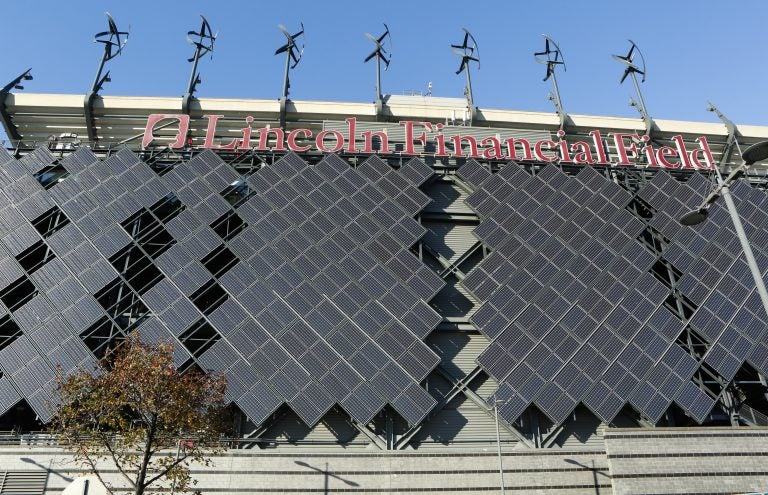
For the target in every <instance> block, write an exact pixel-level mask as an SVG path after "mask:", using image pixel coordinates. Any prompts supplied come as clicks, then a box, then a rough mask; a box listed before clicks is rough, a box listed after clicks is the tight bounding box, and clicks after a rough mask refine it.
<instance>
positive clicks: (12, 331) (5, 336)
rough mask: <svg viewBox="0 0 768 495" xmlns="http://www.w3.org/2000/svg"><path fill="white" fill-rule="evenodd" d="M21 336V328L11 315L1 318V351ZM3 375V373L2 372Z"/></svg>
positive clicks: (0, 374)
mask: <svg viewBox="0 0 768 495" xmlns="http://www.w3.org/2000/svg"><path fill="white" fill-rule="evenodd" d="M19 337H21V328H19V326H18V325H17V324H16V322H15V321H13V320H12V319H11V317H10V316H9V315H5V316H3V317H2V318H0V351H2V350H3V349H5V348H6V347H8V346H9V345H10V344H11V342H13V341H14V340H16V339H18V338H19ZM0 376H2V373H0Z"/></svg>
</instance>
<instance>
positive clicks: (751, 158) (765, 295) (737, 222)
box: [680, 141, 768, 316]
mask: <svg viewBox="0 0 768 495" xmlns="http://www.w3.org/2000/svg"><path fill="white" fill-rule="evenodd" d="M741 157H742V159H743V160H744V162H743V163H742V164H741V165H739V166H738V167H736V168H735V169H734V170H733V171H732V172H731V173H730V174H728V177H726V178H725V179H723V178H722V177H721V176H720V171H719V170H718V169H717V165H715V171H716V172H717V178H718V180H719V182H720V185H719V186H718V187H717V188H716V189H715V190H714V191H712V192H711V193H710V194H709V195H708V196H707V197H706V198H704V201H703V202H702V203H701V206H699V207H698V208H697V209H696V210H693V211H691V212H689V213H686V214H685V215H683V216H682V217H681V218H680V223H681V224H683V225H689V226H692V225H697V224H700V223H701V222H703V221H704V220H706V219H707V218H708V217H709V208H710V207H711V206H712V205H713V204H714V202H715V201H717V198H719V197H720V196H722V197H723V200H725V205H726V208H727V209H728V213H729V214H730V216H731V221H732V222H733V227H734V229H735V230H736V236H737V237H738V238H739V242H741V249H742V250H743V251H744V257H745V258H746V260H747V265H749V270H750V272H752V278H753V279H754V281H755V286H756V288H757V292H758V293H759V294H760V299H761V301H762V303H763V309H765V313H766V315H767V316H768V291H766V288H765V283H764V282H763V276H762V273H761V272H760V268H759V267H758V266H757V261H755V255H754V254H753V253H752V246H750V244H749V239H748V238H747V234H746V232H745V231H744V225H743V224H742V223H741V218H740V217H739V212H738V211H737V210H736V204H735V203H734V202H733V198H732V197H731V189H730V186H731V184H732V183H733V182H734V181H735V180H736V179H738V178H739V177H740V176H741V175H742V174H743V173H744V171H745V170H746V169H747V167H749V166H750V165H752V164H753V163H756V162H759V161H762V160H765V159H766V158H768V141H761V142H759V143H755V144H753V145H752V146H750V147H749V148H747V149H745V150H744V152H743V153H742V154H741Z"/></svg>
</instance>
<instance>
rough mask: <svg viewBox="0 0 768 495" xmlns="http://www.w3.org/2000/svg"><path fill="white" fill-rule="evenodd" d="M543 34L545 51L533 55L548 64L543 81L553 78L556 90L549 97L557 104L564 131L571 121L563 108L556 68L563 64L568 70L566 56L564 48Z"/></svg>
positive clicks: (537, 60)
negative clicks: (561, 48)
mask: <svg viewBox="0 0 768 495" xmlns="http://www.w3.org/2000/svg"><path fill="white" fill-rule="evenodd" d="M542 36H543V37H544V51H543V52H535V53H534V54H533V57H534V58H535V59H536V62H538V63H540V64H544V65H546V66H547V73H546V74H545V75H544V79H543V81H546V80H547V79H549V78H550V77H551V78H552V86H553V88H554V91H555V92H554V94H552V93H549V97H548V98H549V101H551V102H552V103H554V105H555V110H556V111H557V115H558V117H560V130H561V131H564V130H565V127H566V126H567V125H568V124H569V123H570V117H568V114H567V113H566V112H565V109H563V101H562V99H561V98H560V88H559V87H558V85H557V72H556V70H555V69H557V66H558V65H562V66H563V71H565V70H566V68H565V57H564V56H563V52H562V50H560V46H559V45H558V44H557V43H555V40H553V39H552V38H550V37H549V36H547V35H546V34H542ZM553 47H554V48H553Z"/></svg>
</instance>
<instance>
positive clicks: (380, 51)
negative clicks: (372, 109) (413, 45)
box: [363, 24, 392, 118]
mask: <svg viewBox="0 0 768 495" xmlns="http://www.w3.org/2000/svg"><path fill="white" fill-rule="evenodd" d="M365 37H366V38H368V39H369V40H371V42H373V44H374V45H376V49H375V50H374V51H372V52H371V54H370V55H368V56H367V57H365V60H363V63H366V62H368V61H369V60H371V59H372V58H373V57H376V117H377V118H378V117H379V116H381V114H382V113H383V110H384V102H383V100H382V95H381V61H382V60H383V61H384V70H385V71H386V70H387V69H389V63H390V61H392V35H391V34H390V33H389V26H387V25H386V24H384V34H382V35H381V36H379V37H378V38H374V37H373V35H372V34H370V33H365ZM387 38H388V39H389V58H387V57H386V56H385V55H386V53H387V50H385V49H384V41H385V40H386V39H387Z"/></svg>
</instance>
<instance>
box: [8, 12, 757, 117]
mask: <svg viewBox="0 0 768 495" xmlns="http://www.w3.org/2000/svg"><path fill="white" fill-rule="evenodd" d="M3 7H4V8H3V22H2V24H3V30H2V31H0V44H2V46H3V47H5V48H4V50H3V57H2V65H1V66H0V67H2V69H1V74H0V80H2V81H3V83H4V82H5V81H8V80H11V79H12V78H13V77H15V76H16V75H18V74H19V73H21V72H22V71H23V70H25V69H26V68H28V67H32V68H33V74H34V78H35V79H34V80H33V81H29V82H28V83H27V84H26V91H29V92H36V93H80V94H83V93H85V92H86V90H87V89H88V87H89V86H90V84H91V82H92V80H93V77H94V73H95V70H96V66H97V64H98V61H99V57H100V55H101V51H100V50H101V48H100V45H97V44H95V43H93V42H92V39H93V34H94V33H96V32H98V31H101V30H103V29H105V28H106V19H105V17H104V12H105V11H109V12H110V13H112V15H113V16H114V17H115V19H116V20H117V22H118V25H119V26H120V27H121V28H128V26H129V25H130V31H131V36H130V42H129V43H128V46H127V47H126V49H125V51H124V53H123V55H122V56H120V57H118V58H116V59H114V60H113V61H112V62H110V63H109V67H108V68H109V69H110V70H111V72H112V82H111V83H107V84H106V85H105V87H104V89H103V91H102V94H112V95H152V96H174V95H176V96H181V95H182V94H183V92H184V89H185V87H186V84H187V81H188V78H189V71H190V64H189V63H187V61H186V59H187V58H188V57H190V56H191V54H192V51H193V48H192V46H191V45H189V44H188V43H187V42H186V41H185V36H186V32H187V31H189V30H191V29H198V28H199V24H200V21H199V17H198V15H199V14H204V15H205V16H206V17H207V18H208V20H209V21H210V23H211V25H212V26H213V29H214V31H218V33H219V39H218V40H217V43H216V49H215V52H214V54H213V58H212V59H211V58H210V57H208V58H206V59H204V60H203V61H202V62H201V67H200V68H201V78H202V81H203V82H202V84H201V85H200V86H199V90H198V96H201V97H222V98H230V97H231V98H235V97H243V98H277V97H278V96H279V93H280V89H281V78H282V70H283V63H284V59H283V58H282V56H274V55H273V53H274V51H275V49H276V48H277V47H278V46H279V45H280V44H282V43H283V37H282V35H281V34H280V32H279V31H278V30H277V28H276V25H277V24H278V23H283V24H285V25H286V26H288V28H289V29H290V30H291V31H293V30H294V29H295V28H297V27H298V25H299V22H300V21H303V22H304V24H305V26H306V30H307V35H306V51H305V54H304V59H303V60H302V62H301V64H300V65H299V66H298V67H297V68H296V70H295V72H293V75H292V92H291V97H292V98H294V99H297V100H298V99H319V100H335V101H372V100H373V99H374V67H373V64H372V63H369V64H365V65H364V64H363V58H364V57H365V56H366V55H367V54H368V53H369V52H370V50H371V48H372V44H371V43H370V42H369V41H368V40H367V39H366V38H365V37H364V36H363V33H364V32H365V31H368V32H371V33H373V34H376V35H377V34H379V32H380V31H382V30H383V27H382V22H386V23H388V24H389V26H390V28H391V30H392V34H393V38H394V57H393V61H392V65H391V67H390V69H389V71H387V72H385V73H384V74H383V89H384V92H385V93H392V94H402V92H403V91H407V90H417V91H426V88H427V84H428V83H429V82H430V81H431V82H432V84H433V94H434V95H435V96H453V97H461V96H462V91H463V87H464V76H463V74H462V75H460V76H457V75H455V73H454V71H455V70H456V68H457V67H458V58H457V57H456V56H455V55H454V54H452V53H451V51H450V49H449V47H448V45H450V44H451V43H458V42H460V40H461V38H462V31H461V28H462V27H467V28H468V29H469V30H470V31H472V33H473V34H474V35H475V37H476V38H477V40H478V43H479V45H480V55H481V59H482V67H481V69H480V70H479V71H476V70H475V71H474V72H473V87H474V92H475V102H476V104H477V105H478V106H480V107H481V108H483V107H485V108H504V109H517V110H534V111H552V105H551V103H550V102H549V101H547V99H546V96H547V93H548V92H549V90H550V85H549V82H546V83H545V82H542V77H543V76H544V67H543V66H541V65H539V64H536V63H535V62H534V59H533V55H532V54H533V52H534V51H537V50H540V49H541V48H543V40H542V38H541V34H542V33H547V34H549V35H550V36H551V37H552V38H554V39H555V40H557V41H558V43H559V44H560V46H561V47H562V49H563V52H564V54H565V58H566V61H567V64H568V65H567V69H568V70H567V72H565V73H561V74H560V75H559V82H560V89H561V92H562V95H563V100H564V104H565V108H566V110H567V111H568V112H570V113H584V114H594V115H615V116H637V113H636V111H635V110H634V109H633V108H631V107H629V106H628V100H629V97H630V96H631V95H632V93H633V90H632V86H631V83H630V81H629V80H627V81H626V82H625V83H624V85H619V78H620V76H621V73H622V67H621V66H620V65H619V64H618V63H617V62H616V61H614V60H613V59H612V58H611V56H610V55H611V54H612V53H624V52H626V50H627V49H628V46H629V43H628V42H627V39H628V38H631V39H633V40H634V41H635V42H636V43H637V44H638V45H639V46H640V48H641V49H642V51H643V53H644V55H645V58H646V62H647V66H648V77H647V81H646V83H645V84H643V85H642V88H643V92H644V96H645V100H646V103H647V105H648V110H649V112H650V113H651V115H652V116H653V117H654V118H657V119H677V120H699V121H701V120H705V121H713V122H714V121H717V118H716V117H715V116H714V115H713V114H711V113H708V112H706V110H705V109H706V105H707V100H712V101H713V102H714V103H716V104H717V105H718V107H719V108H720V109H721V110H722V111H723V112H724V113H725V114H726V115H727V116H728V117H730V118H731V119H732V120H734V121H736V122H737V123H742V124H758V125H766V124H768V122H767V120H768V118H767V117H768V94H767V92H766V85H765V81H766V80H767V79H768V77H767V76H768V64H766V62H765V35H764V29H765V20H766V19H767V18H768V2H763V1H757V0H754V1H741V2H722V1H719V2H715V1H675V2H669V1H656V0H650V1H645V2H617V1H602V0H601V1H590V2H586V1H582V2H576V1H573V0H571V1H561V0H552V1H550V2H547V3H544V2H525V3H523V2H512V1H495V2H490V1H475V2H461V3H460V2H454V1H443V2H435V1H431V2H430V1H418V0H417V1H396V0H395V1H390V2H379V3H377V4H374V3H373V2H362V1H338V2H337V1H326V2H320V1H316V0H315V1H304V0H293V1H290V2H270V3H266V2H260V1H252V2H245V1H242V2H228V1H219V2H206V1H201V0H187V1H184V2H182V1H175V0H174V1H159V0H155V1H152V2H150V1H146V0H138V1H130V2H128V1H98V2H97V1H70V2H62V1H60V0H59V1H49V0H42V1H35V2H20V1H16V2H4V6H3ZM14 46H17V47H19V48H18V49H12V48H11V47H14ZM473 70H474V69H473Z"/></svg>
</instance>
